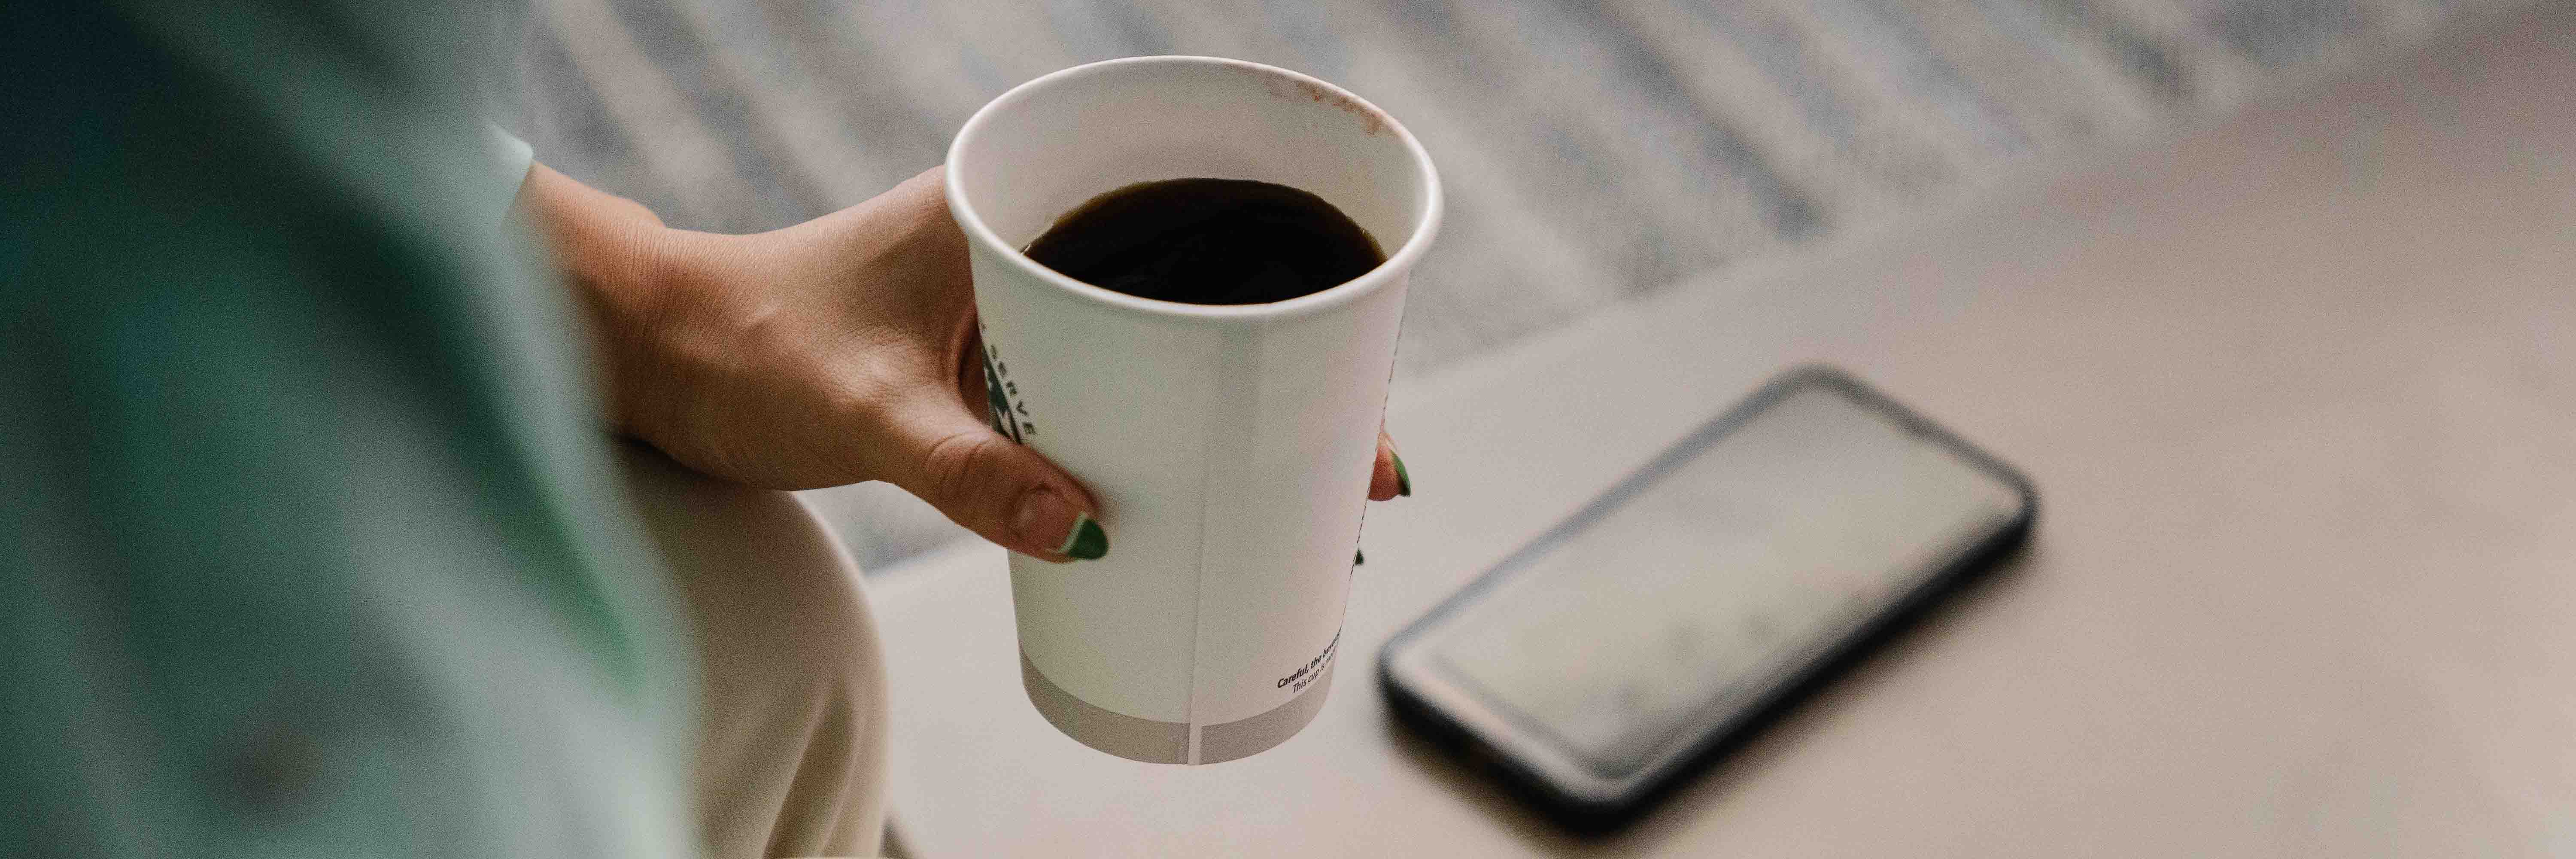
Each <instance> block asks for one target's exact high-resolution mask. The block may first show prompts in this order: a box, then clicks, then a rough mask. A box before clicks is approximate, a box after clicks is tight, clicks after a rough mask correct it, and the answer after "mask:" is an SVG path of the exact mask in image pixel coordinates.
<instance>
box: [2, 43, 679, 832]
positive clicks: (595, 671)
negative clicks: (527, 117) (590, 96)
mask: <svg viewBox="0 0 2576 859" xmlns="http://www.w3.org/2000/svg"><path fill="white" fill-rule="evenodd" d="M490 12H491V10H490V9H488V8H480V7H467V8H449V7H447V6H446V5H445V4H441V3H436V2H383V3H379V2H357V0H348V1H347V2H339V3H333V2H316V3H304V4H291V3H285V2H230V3H205V4H197V3H172V2H132V3H123V4H117V3H105V4H102V3H92V2H48V0H39V2H30V3H17V2H12V3H8V4H6V5H5V6H0V72H5V76H0V80H5V81H6V83H5V84H4V85H0V164H5V166H6V171H7V181H6V188H5V197H0V857H20V856H24V857H57V856H60V857H87V856H109V857H129V856H189V857H226V856H262V857H300V856H312V857H326V856H327V857H411V856H493V857H550V858H551V857H585V856H616V857H646V856H655V857H658V856H687V855H694V854H695V853H696V847H695V843H694V839H693V838H692V837H691V835H690V821H691V820H693V819H694V818H693V816H692V814H691V813H690V811H691V810H690V809H689V808H688V807H687V806H688V800H687V796H688V792H687V790H686V789H685V786H686V784H687V780H686V775H687V773H686V766H687V761H688V760H689V757H688V755H689V753H688V749H689V748H690V745H689V742H690V737H689V736H688V731H689V730H690V726H692V725H693V724H694V711H693V710H692V709H691V707H692V706H693V703H694V698H693V694H694V691H693V687H692V685H691V684H692V682H693V679H694V678H693V677H691V676H690V671H691V670H692V668H691V666H692V663H691V661H690V656H689V654H690V653H691V650H690V648H689V647H688V642H687V639H686V637H685V636H686V631H685V629H683V628H682V627H681V625H680V621H679V619H678V618H679V614H678V612H677V611H676V606H675V605H674V603H673V601H674V596H673V595H672V594H671V593H669V591H668V589H669V582H668V580H667V577H666V576H664V575H663V574H662V573H661V571H660V567H659V566H658V563H657V561H656V560H655V559H654V558H653V557H652V556H651V555H650V554H649V551H648V550H646V549H645V548H643V547H644V546H645V545H646V544H645V543H644V542H642V541H641V540H640V539H639V535H638V533H637V531H636V526H635V524H634V523H633V521H632V519H631V514H630V513H629V512H628V511H627V510H626V509H625V508H624V507H623V501H622V500H621V499H622V498H623V495H622V494H621V492H620V490H619V487H618V486H617V485H616V482H615V481H616V478H615V476H614V472H613V471H612V470H611V460H610V456H609V451H608V449H607V446H606V445H607V441H606V439H605V436H604V433H603V431H602V429H601V427H600V425H599V419H598V417H597V415H598V411H597V408H596V405H595V399H594V395H593V393H592V392H591V390H590V380H589V379H588V378H587V377H586V375H585V374H586V373H587V366H588V365H587V363H586V362H585V359H584V358H583V356H582V355H581V354H580V352H579V350H578V348H577V347H578V345H579V344H580V342H581V332H580V330H579V329H578V328H577V327H576V326H577V324H578V323H577V320H576V317H575V315H574V314H573V312H572V310H571V307H570V303H569V301H568V299H567V298H566V296H564V295H562V294H561V288H560V287H559V286H556V285H554V284H552V283H550V282H549V281H548V280H547V279H546V277H545V276H544V275H543V274H541V273H540V269H539V268H538V267H536V266H534V265H531V264H530V262H529V261H530V260H531V259H533V258H534V255H533V253H532V252H530V251H529V250H528V249H527V247H526V245H527V242H526V241H525V240H524V239H523V238H520V237H519V235H518V233H517V231H514V230H506V229H504V228H503V227H502V224H501V219H500V218H499V215H500V211H501V209H502V208H503V207H504V206H506V203H507V201H508V200H509V198H510V196H511V195H512V194H513V193H514V192H515V188H516V184H517V181H518V178H519V177H518V175H513V174H512V173H511V168H512V165H510V164H508V163H507V162H497V163H496V161H495V159H494V156H493V147H492V146H490V141H489V140H488V139H486V137H485V135H486V133H487V129H486V128H485V127H484V126H483V125H482V124H481V123H480V121H479V120H477V119H475V118H474V116H475V115H474V113H473V112H472V111H470V110H468V109H467V108H466V105H467V104H469V103H470V98H469V94H470V92H471V80H470V77H471V75H469V74H466V72H468V71H470V70H471V67H473V66H476V65H477V64H482V65H485V66H486V67H488V65H489V64H490V63H491V62H492V61H493V57H494V56H495V54H494V53H493V52H491V51H489V50H488V47H489V44H488V43H489V41H490V40H489V39H488V36H489V35H490V31H488V30H483V31H479V32H478V31H477V28H478V27H484V26H490V25H491V20H492V19H490V18H489V17H488V15H489V14H490ZM474 35H481V36H485V37H487V38H485V39H482V40H480V41H478V40H477V39H475V38H472V36H474ZM517 166H518V167H519V168H520V169H522V170H523V169H524V162H521V163H520V164H519V165H517Z"/></svg>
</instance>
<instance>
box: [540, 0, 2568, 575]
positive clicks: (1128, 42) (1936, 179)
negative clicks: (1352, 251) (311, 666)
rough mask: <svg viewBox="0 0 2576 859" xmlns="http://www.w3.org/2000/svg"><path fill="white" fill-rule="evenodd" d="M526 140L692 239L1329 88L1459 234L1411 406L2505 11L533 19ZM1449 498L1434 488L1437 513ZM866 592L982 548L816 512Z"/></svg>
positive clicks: (2128, 8) (1486, 2) (1465, 11)
mask: <svg viewBox="0 0 2576 859" xmlns="http://www.w3.org/2000/svg"><path fill="white" fill-rule="evenodd" d="M534 5H535V10H536V11H535V14H534V15H532V17H531V19H530V26H529V28H528V31H527V32H526V33H525V34H524V38H525V40H526V41H525V44H524V46H523V48H524V49H523V50H522V52H521V58H520V72H521V75H522V79H523V84H524V86H525V90H526V92H525V99H524V102H523V103H524V106H525V107H524V113H523V115H522V116H521V117H519V127H518V129H517V130H518V131H520V132H521V133H522V135H523V136H525V137H526V138H527V139H528V140H529V141H530V142H532V143H533V144H534V145H535V147H536V150H537V155H538V157H539V158H540V159H541V160H543V161H545V162H546V163H548V164H550V165H553V166H554V167H556V168H557V169H560V170H563V171H564V172H566V173H569V174H571V175H573V176H575V177H577V178H580V179H582V180H584V181H588V182H591V183H593V184H596V185H598V186H600V187H602V188H605V189H607V190H610V191H613V192H615V193H618V194H622V195H625V196H628V197H632V198H635V199H637V200H639V201H642V202H643V203H645V204H646V205H649V206H651V207H652V208H653V210H654V211H655V212H658V213H660V214H661V215H662V217H663V219H664V220H666V221H668V222H669V223H671V224H673V225H674V226H682V227H689V228H694V229H704V230H717V231H726V232H750V231H756V230H764V229H771V228H775V227H782V226H786V225H788V224H792V223H795V222H798V221H801V220H804V219H807V218H810V217H813V216H816V215H819V214H822V213H824V212H828V211H831V210H833V209H837V208H840V207H842V206H847V205H850V204H852V203H856V202H859V201H861V200H864V199H866V198H868V197H869V196H871V195H874V194H876V193H877V192H879V191H882V190H884V189H885V188H887V187H889V186H891V185H893V184H894V183H895V182H897V181H899V180H901V179H903V178H905V177H908V176H910V175H912V174H913V173H916V172H919V171H920V170H922V169H924V168H927V167H930V166H932V165H935V164H937V163H939V161H940V159H941V156H942V153H943V152H944V151H945V149H946V147H947V142H948V138H949V135H950V134H952V133H953V132H955V130H956V129H957V127H958V125H960V124H962V123H963V122H964V121H965V119H966V117H967V116H968V115H969V114H971V113H972V112H973V111H974V110H975V108H976V107H978V106H981V105H982V104H983V103H984V102H985V101H987V100H989V99H991V98H992V97H993V96H995V95H998V94H1000V93H1001V92H1002V91H1004V90H1006V89H1008V88H1010V87H1011V86H1013V85H1016V84H1018V83H1020V82H1022V81H1025V80H1027V79H1029V78H1032V77H1036V76H1038V75H1040V74H1044V73H1046V72H1049V71H1053V70H1055V69H1059V68H1063V67H1065V66H1069V65H1074V64H1077V63H1082V62H1088V61H1091V60H1097V59H1104V58H1109V57H1118V56H1129V55H1136V54H1213V55H1221V56H1231V57H1240V58H1244V59H1250V60H1256V61H1260V62H1265V63H1270V64H1273V65H1279V66H1284V67H1287V68H1292V69H1297V70H1300V71H1304V72H1308V73H1310V74H1314V75H1316V76H1319V77H1322V78H1325V79H1328V80H1331V81H1334V82H1336V83H1340V84H1342V85H1343V86H1346V87H1348V88H1350V89H1351V90H1352V91H1354V92H1357V93H1359V94H1360V95H1361V96H1363V97H1366V98H1368V99H1369V100H1371V101H1374V102H1376V103H1377V104H1378V105H1379V106H1381V107H1384V108H1385V109H1386V110H1387V111H1388V112H1390V113H1392V114H1394V115H1395V116H1396V117H1397V118H1398V119H1400V120H1402V121H1403V122H1404V123H1405V125H1406V126H1407V127H1409V128H1411V129H1412V130H1413V132H1414V133H1415V134H1416V135H1417V136H1418V137H1420V138H1421V140H1422V142H1423V144H1424V145H1425V146H1427V147H1429V149H1430V150H1431V153H1432V157H1433V159H1434V160H1435V161H1437V162H1438V164H1439V166H1440V170H1441V173H1442V176H1443V178H1444V179H1445V180H1446V182H1445V184H1446V186H1447V190H1448V193H1449V205H1450V208H1449V218H1448V221H1447V222H1446V224H1445V226H1444V228H1443V230H1442V234H1441V237H1440V240H1439V244H1437V245H1436V246H1435V247H1434V248H1433V250H1432V253H1431V254H1430V256H1429V257H1428V258H1426V259H1425V260H1424V262H1423V263H1422V265H1421V268H1420V269H1418V270H1417V272H1416V274H1415V277H1414V285H1413V290H1412V296H1411V299H1410V301H1411V304H1410V306H1409V308H1408V312H1407V313H1406V315H1405V331H1404V337H1403V341H1402V345H1401V347H1400V349H1401V353H1400V357H1399V359H1398V366H1397V371H1396V372H1397V377H1398V382H1399V384H1401V383H1402V382H1403V381H1404V380H1405V379H1407V378H1418V377H1421V376H1423V375H1424V374H1427V373H1432V372H1435V371H1437V370H1439V369H1441V368H1443V367H1446V366H1450V365H1453V364H1456V363H1458V362H1460V361H1464V360H1468V359H1471V358H1473V357H1475V356H1476V355H1478V354H1480V353H1482V352H1485V351H1488V350H1492V349H1495V348H1498V347H1501V346H1504V345H1506V344H1509V343H1512V342H1513V341H1515V340H1516V339H1519V338H1523V337H1527V336H1530V335H1532V334H1536V333H1540V332H1543V331H1546V330H1549V329H1551V328H1553V327H1555V326H1560V325H1564V324H1566V323H1568V322H1570V321H1572V320H1575V319H1578V318H1580V317H1582V316H1583V315H1584V314H1585V313H1586V312H1587V311H1590V310H1593V309H1596V308H1600V307H1602V306H1605V305H1607V304H1610V303H1612V302H1616V301H1619V300H1621V299H1623V298H1626V297H1630V296H1634V295H1639V294H1643V293H1646V292H1650V291H1653V290H1655V289H1657V288H1660V287H1663V286H1665V285H1668V284H1671V283H1673V282H1675V281H1677V280H1679V279H1681V278H1682V277H1683V276H1685V275H1689V274H1693V273H1697V272H1701V271H1704V270H1708V269H1712V268H1716V267H1721V266H1726V265H1729V264H1733V263H1737V262H1740V261H1742V260H1744V259H1746V258H1749V257H1752V256H1756V255H1760V254H1764V253H1771V252H1775V251H1778V250H1780V249H1782V248H1786V247H1790V246H1794V245H1796V244H1798V243H1801V242H1810V241H1814V240H1816V239H1818V238H1821V237H1825V236H1828V235H1832V234H1835V233H1838V232H1842V231H1848V230H1853V229H1856V228H1860V227H1863V226H1865V225H1868V224H1871V223H1874V222H1880V221H1884V220H1887V219H1890V218H1896V217H1901V216H1903V215H1904V214H1905V213H1907V212H1912V211H1917V210H1922V209H1925V208H1927V207H1929V206H1932V205H1934V204H1937V203H1939V202H1941V201H1943V200H1945V199H1948V198H1951V197H1954V196H1957V195H1960V194H1962V193H1964V192H1966V191H1968V190H1969V189H1972V188H1975V187H1977V186H1979V185H1982V184H1986V183H1992V182H1998V181H2008V180H2009V178H2010V177H2011V176H2012V175H2013V171H2014V170H2015V169H2016V166H2017V165H2026V164H2028V163H2029V162H2031V161H2032V159H2033V158H2034V157H2035V156H2039V155H2043V154H2044V155H2048V156H2050V157H2051V158H2061V157H2064V156H2067V155H2070V154H2076V153H2080V152H2081V151H2083V150H2085V149H2088V148H2093V147H2100V146H2104V145H2108V144H2115V143H2118V142H2121V141H2124V140H2132V139H2136V138H2138V137H2141V136H2144V135H2152V134H2156V133H2158V132H2159V131H2160V130H2163V129H2167V128H2170V127H2172V126H2174V125H2176V124H2178V123H2182V122H2186V121H2191V120H2195V119H2197V118H2200V117H2205V116H2208V115H2211V114H2214V113H2219V112H2224V111H2227V110H2229V109H2230V108H2232V107H2234V106H2236V105H2238V104H2241V103H2244V102H2245V101H2246V100H2248V99H2250V98H2254V97H2258V96H2260V95H2262V94H2264V93H2265V92H2267V91H2275V90H2279V89H2281V88H2284V87H2291V86H2295V85H2296V83H2297V82H2298V81H2300V80H2302V79H2304V78H2308V77H2313V76H2315V75H2317V74H2320V73H2322V72H2323V71H2325V70H2328V69H2331V68H2334V67H2336V66H2339V65H2341V64H2344V63H2348V62H2351V61H2353V60H2355V59H2359V58H2363V57H2368V56H2372V55H2376V54H2381V53H2387V52H2389V51H2391V50H2392V49H2395V48H2398V47H2401V46H2403V45H2405V44H2408V43H2411V42H2413V41H2414V40H2416V39H2419V38H2421V37H2422V36H2423V35H2424V34H2426V33H2427V32H2428V31H2429V30H2430V29H2431V28H2433V27H2434V26H2436V25H2437V24H2440V23H2442V22H2443V21H2444V19H2446V18H2448V17H2452V16H2458V15H2468V14H2484V12H2485V7H2500V6H2511V5H2520V4H2519V3H2518V2H2516V0H1736V2H1730V0H1703V1H1702V2H1672V0H1600V2H1586V0H1381V2H1286V0H1132V2H1116V0H954V2H920V0H856V1H855V2H853V0H535V4H534ZM1432 491H1437V488H1436V487H1433V488H1432ZM808 497H809V498H810V499H811V500H813V501H814V502H815V503H816V506H818V507H819V508H821V509H822V510H824V511H825V512H826V515H828V516H830V517H832V518H833V519H835V520H837V521H836V522H835V524H836V526H838V527H839V528H840V530H841V533H842V534H843V535H844V537H845V538H846V539H848V540H849V541H850V543H851V548H852V550H853V552H854V553H855V554H856V555H857V557H858V559H859V562H860V564H861V565H862V566H864V567H866V568H870V569H875V568H880V567H884V566H886V565H887V564H889V563H890V562H892V561H895V560H898V559H900V558H902V557H905V556H907V555H910V554H913V553H916V552H920V551H923V550H926V549H929V548H933V547H936V546H938V545H941V544H943V543H946V542H948V541H951V540H957V539H965V538H969V536H970V535H967V534H966V533H965V532H964V531H963V530H960V529H958V528H956V527H955V526H953V525H950V524H949V523H948V522H947V521H946V520H945V519H943V518H941V517H940V516H939V514H938V513H936V512H935V511H932V510H931V509H930V508H929V507H928V506H927V505H923V504H921V503H920V502H918V501H915V500H913V499H911V498H910V497H909V496H907V495H904V494H903V493H901V492H900V491H896V490H894V489H892V488H890V487H886V486H884V485H881V484H863V485H860V486H854V487H844V488H840V489H830V490H820V491H816V492H812V493H808Z"/></svg>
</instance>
